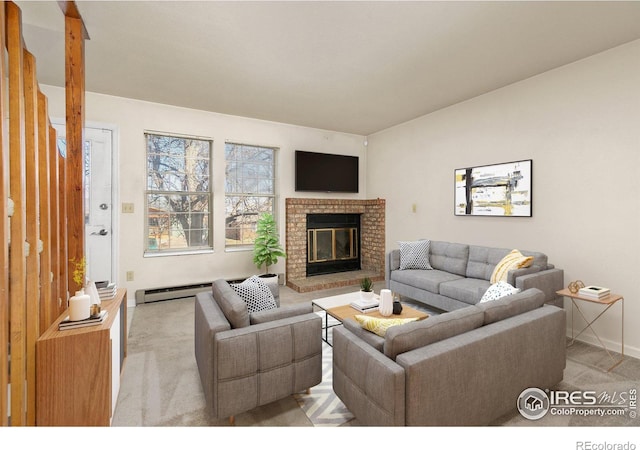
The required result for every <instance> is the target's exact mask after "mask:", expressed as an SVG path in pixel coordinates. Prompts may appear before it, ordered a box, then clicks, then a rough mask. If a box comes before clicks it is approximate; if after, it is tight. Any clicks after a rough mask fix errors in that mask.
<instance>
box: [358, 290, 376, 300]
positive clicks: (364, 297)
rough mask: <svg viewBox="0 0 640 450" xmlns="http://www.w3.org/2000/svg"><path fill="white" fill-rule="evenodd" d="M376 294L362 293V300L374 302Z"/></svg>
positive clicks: (371, 292)
mask: <svg viewBox="0 0 640 450" xmlns="http://www.w3.org/2000/svg"><path fill="white" fill-rule="evenodd" d="M374 295H375V294H374V292H373V291H369V292H365V291H362V290H361V291H360V298H361V299H362V300H365V301H368V302H370V301H371V300H373V296H374Z"/></svg>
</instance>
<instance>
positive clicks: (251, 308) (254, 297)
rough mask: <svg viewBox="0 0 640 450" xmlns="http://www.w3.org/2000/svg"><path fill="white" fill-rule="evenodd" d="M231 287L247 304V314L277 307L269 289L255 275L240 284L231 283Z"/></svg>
mask: <svg viewBox="0 0 640 450" xmlns="http://www.w3.org/2000/svg"><path fill="white" fill-rule="evenodd" d="M231 287H232V288H233V290H234V291H236V292H237V293H238V295H239V296H240V298H241V299H242V300H244V302H245V303H246V304H247V311H248V312H249V314H251V313H254V312H258V311H265V310H268V309H275V308H277V307H278V306H277V305H276V301H275V299H274V298H273V292H272V291H271V288H270V287H269V286H268V285H267V283H265V282H264V281H263V280H262V279H261V278H260V277H259V276H257V275H253V276H251V277H249V278H247V279H246V280H244V281H243V282H242V283H233V284H232V285H231Z"/></svg>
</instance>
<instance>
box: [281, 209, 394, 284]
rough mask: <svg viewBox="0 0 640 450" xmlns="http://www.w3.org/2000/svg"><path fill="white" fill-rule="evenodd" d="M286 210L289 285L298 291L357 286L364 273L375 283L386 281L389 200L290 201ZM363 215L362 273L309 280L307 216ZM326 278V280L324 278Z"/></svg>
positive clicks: (361, 225)
mask: <svg viewBox="0 0 640 450" xmlns="http://www.w3.org/2000/svg"><path fill="white" fill-rule="evenodd" d="M285 208H286V222H287V227H286V252H287V259H286V276H287V286H289V287H290V288H292V289H294V290H296V291H297V292H308V291H312V290H317V289H326V288H330V287H339V286H347V285H351V284H357V283H358V282H359V280H360V277H361V276H363V275H362V274H366V276H369V277H370V278H371V279H372V280H373V281H379V280H384V266H385V200H384V199H379V198H378V199H373V200H347V199H318V198H287V199H286V200H285ZM309 214H358V215H360V271H356V272H353V276H352V277H349V276H348V274H347V276H345V275H344V274H342V275H341V276H339V277H338V276H336V277H331V276H328V275H322V276H318V277H317V279H318V280H323V281H320V282H317V283H308V280H310V279H312V278H316V277H307V215H309ZM320 277H322V278H320Z"/></svg>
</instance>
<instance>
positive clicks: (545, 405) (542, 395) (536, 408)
mask: <svg viewBox="0 0 640 450" xmlns="http://www.w3.org/2000/svg"><path fill="white" fill-rule="evenodd" d="M518 411H520V414H521V415H522V416H523V417H525V418H527V419H529V420H538V419H541V418H543V417H544V416H546V415H547V414H551V415H554V416H583V417H589V416H594V417H605V416H607V417H610V416H628V417H629V418H631V419H635V418H636V417H637V390H636V389H635V388H632V389H628V390H626V391H613V392H606V391H603V392H596V391H572V392H569V391H561V390H558V391H551V390H548V389H545V390H542V389H538V388H528V389H525V390H524V391H522V393H521V394H520V395H519V396H518ZM590 444H594V443H590ZM617 448H618V447H589V448H587V447H580V449H581V450H582V449H583V450H614V449H617ZM634 449H635V447H634ZM625 450H626V449H625ZM629 450H633V449H629Z"/></svg>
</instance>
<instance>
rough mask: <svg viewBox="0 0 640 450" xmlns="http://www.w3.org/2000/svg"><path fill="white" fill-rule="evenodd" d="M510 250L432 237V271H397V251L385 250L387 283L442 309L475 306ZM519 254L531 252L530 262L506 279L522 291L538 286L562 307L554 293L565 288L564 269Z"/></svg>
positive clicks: (540, 256) (548, 299) (543, 258)
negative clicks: (531, 261) (531, 262)
mask: <svg viewBox="0 0 640 450" xmlns="http://www.w3.org/2000/svg"><path fill="white" fill-rule="evenodd" d="M511 250H512V249H508V248H497V247H484V246H479V245H468V244H459V243H453V242H445V241H431V245H430V254H429V262H430V264H431V267H433V270H422V269H409V270H399V269H400V250H399V249H394V250H392V251H391V252H389V253H388V254H387V264H386V267H385V283H386V287H387V289H391V291H393V292H394V293H397V294H399V295H401V296H403V297H408V298H411V299H414V300H418V301H420V302H422V303H425V304H427V305H430V306H433V307H435V308H437V309H440V310H443V311H453V310H455V309H459V308H464V307H466V306H469V305H475V304H476V303H478V302H479V301H480V299H481V298H482V295H483V294H484V292H485V291H486V290H487V289H488V288H489V286H490V285H491V283H490V282H489V280H490V279H491V274H492V273H493V270H494V268H495V267H496V265H497V264H498V263H499V262H500V261H501V260H502V258H503V257H504V256H505V255H507V254H508V253H509V252H510V251H511ZM521 253H522V254H523V255H524V256H533V264H532V265H531V266H530V267H527V268H523V269H517V270H513V271H511V272H509V274H508V279H507V282H508V283H509V284H511V285H512V286H514V287H516V288H519V289H520V290H521V291H524V290H526V289H530V288H537V289H540V290H541V291H542V292H543V293H544V296H545V302H546V303H550V304H553V305H556V306H558V307H562V305H563V299H562V297H559V296H558V295H557V294H556V291H558V290H560V289H562V288H563V287H564V271H563V270H562V269H556V268H555V267H554V266H553V265H552V264H549V262H548V261H547V255H545V254H544V253H540V252H532V251H526V250H521Z"/></svg>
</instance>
